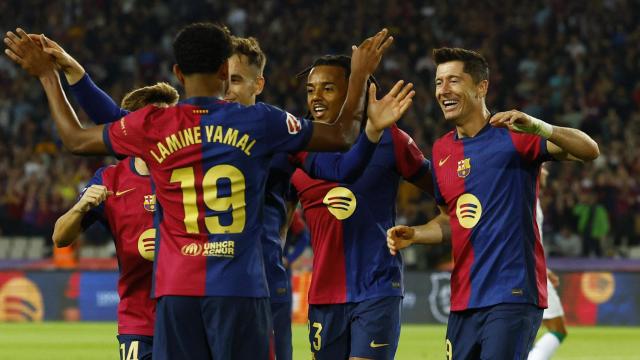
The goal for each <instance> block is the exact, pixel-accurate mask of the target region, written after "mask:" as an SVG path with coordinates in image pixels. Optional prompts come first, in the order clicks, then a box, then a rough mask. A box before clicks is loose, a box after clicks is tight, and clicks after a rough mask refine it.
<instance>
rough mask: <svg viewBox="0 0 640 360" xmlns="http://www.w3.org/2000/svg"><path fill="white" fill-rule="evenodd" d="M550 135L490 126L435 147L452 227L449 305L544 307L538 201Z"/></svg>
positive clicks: (438, 184)
mask: <svg viewBox="0 0 640 360" xmlns="http://www.w3.org/2000/svg"><path fill="white" fill-rule="evenodd" d="M551 159H552V158H551V156H550V155H549V154H548V152H547V147H546V140H545V139H544V138H542V137H539V136H536V135H530V134H522V133H516V132H512V131H509V130H507V129H505V128H496V127H492V126H490V125H488V124H487V125H486V126H485V127H484V128H483V129H482V130H481V131H480V132H479V133H478V134H477V135H476V136H475V137H472V138H458V136H457V132H456V131H451V132H449V133H447V134H446V135H444V136H443V137H441V138H440V139H438V140H437V141H436V142H435V143H434V145H433V172H432V173H433V176H434V188H435V197H436V201H437V202H438V204H440V205H443V206H445V207H446V209H447V211H448V215H449V218H450V224H451V241H452V248H453V259H454V269H453V273H452V274H451V310H452V311H459V310H465V309H472V308H480V307H486V306H492V305H496V304H501V303H528V304H534V305H537V306H538V307H540V308H545V307H547V284H546V281H547V273H546V266H545V259H544V252H543V249H542V244H541V242H540V231H539V228H538V226H537V224H536V199H537V195H538V188H539V185H538V176H539V173H540V166H541V164H542V163H543V162H544V161H546V160H551Z"/></svg>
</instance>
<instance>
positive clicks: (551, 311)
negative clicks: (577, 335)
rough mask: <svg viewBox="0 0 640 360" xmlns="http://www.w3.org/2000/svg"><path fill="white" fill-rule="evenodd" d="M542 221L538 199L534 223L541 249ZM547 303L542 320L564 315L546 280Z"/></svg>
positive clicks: (542, 215) (557, 297)
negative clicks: (536, 226) (536, 227)
mask: <svg viewBox="0 0 640 360" xmlns="http://www.w3.org/2000/svg"><path fill="white" fill-rule="evenodd" d="M543 221H544V214H543V213H542V205H540V199H538V201H536V222H537V223H538V231H539V232H540V242H541V243H542V247H544V241H543V236H542V222H543ZM545 256H546V251H545ZM547 302H548V303H549V307H547V308H546V309H545V310H544V313H543V314H542V318H543V319H545V320H547V319H554V318H557V317H560V316H563V315H564V310H563V309H562V303H561V302H560V297H559V296H558V292H557V291H556V288H554V287H553V285H551V282H550V281H549V279H547Z"/></svg>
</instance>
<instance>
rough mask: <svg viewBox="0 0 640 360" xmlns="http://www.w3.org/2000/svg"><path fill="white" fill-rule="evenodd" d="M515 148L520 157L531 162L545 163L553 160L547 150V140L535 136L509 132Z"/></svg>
mask: <svg viewBox="0 0 640 360" xmlns="http://www.w3.org/2000/svg"><path fill="white" fill-rule="evenodd" d="M509 135H510V136H511V140H512V141H513V146H514V147H515V148H516V151H517V152H518V154H520V156H521V157H522V158H523V159H525V160H527V161H529V162H540V163H541V162H544V161H549V160H553V156H551V154H549V152H548V150H547V139H545V138H543V137H541V136H538V135H533V134H524V133H518V132H514V131H509Z"/></svg>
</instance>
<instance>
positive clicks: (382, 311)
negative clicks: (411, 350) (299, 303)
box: [309, 296, 402, 360]
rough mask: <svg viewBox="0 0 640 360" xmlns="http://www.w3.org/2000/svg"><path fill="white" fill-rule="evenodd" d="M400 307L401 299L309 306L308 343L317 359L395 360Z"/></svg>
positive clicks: (377, 299) (389, 298)
mask: <svg viewBox="0 0 640 360" xmlns="http://www.w3.org/2000/svg"><path fill="white" fill-rule="evenodd" d="M401 306H402V298H401V297H399V296H393V297H381V298H376V299H370V300H365V301H361V302H358V303H346V304H329V305H309V342H310V344H311V352H312V353H313V356H314V359H316V360H324V359H327V360H335V359H347V358H349V357H350V356H351V357H363V358H367V359H376V360H377V359H393V357H394V355H395V353H396V349H397V348H398V339H399V338H400V308H401Z"/></svg>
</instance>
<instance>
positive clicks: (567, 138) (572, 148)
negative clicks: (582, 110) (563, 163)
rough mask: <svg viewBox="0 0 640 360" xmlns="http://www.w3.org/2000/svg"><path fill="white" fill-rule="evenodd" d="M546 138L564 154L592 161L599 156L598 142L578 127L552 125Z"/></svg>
mask: <svg viewBox="0 0 640 360" xmlns="http://www.w3.org/2000/svg"><path fill="white" fill-rule="evenodd" d="M548 140H549V141H550V142H551V143H553V144H554V145H556V146H557V147H559V148H560V149H561V150H562V151H563V152H565V153H566V154H568V155H572V156H573V157H575V158H576V159H579V160H582V161H592V160H595V159H596V158H597V157H598V156H600V150H599V149H598V144H597V143H596V142H595V141H594V140H593V139H592V138H591V137H590V136H589V135H587V134H585V133H584V132H582V131H580V130H578V129H572V128H566V127H560V126H554V127H553V133H552V134H551V136H550V137H549V138H548ZM561 159H563V158H562V156H561Z"/></svg>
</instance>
